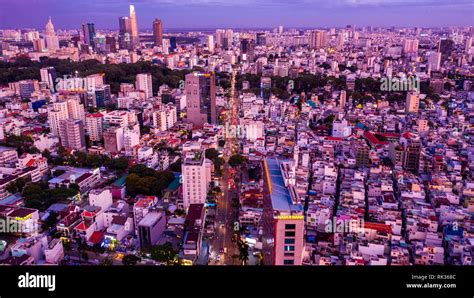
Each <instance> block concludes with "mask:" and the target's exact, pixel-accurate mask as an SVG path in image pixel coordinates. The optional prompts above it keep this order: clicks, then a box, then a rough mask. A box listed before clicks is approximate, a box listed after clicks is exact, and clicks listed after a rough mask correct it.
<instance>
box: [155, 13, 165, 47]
mask: <svg viewBox="0 0 474 298" xmlns="http://www.w3.org/2000/svg"><path fill="white" fill-rule="evenodd" d="M153 40H154V41H155V46H163V23H162V22H161V20H159V19H155V20H154V21H153Z"/></svg>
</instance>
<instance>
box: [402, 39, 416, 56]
mask: <svg viewBox="0 0 474 298" xmlns="http://www.w3.org/2000/svg"><path fill="white" fill-rule="evenodd" d="M418 45H419V41H418V39H406V40H405V42H404V43H403V52H404V53H406V54H408V53H417V52H418Z"/></svg>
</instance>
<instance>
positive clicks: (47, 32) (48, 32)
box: [44, 17, 56, 36]
mask: <svg viewBox="0 0 474 298" xmlns="http://www.w3.org/2000/svg"><path fill="white" fill-rule="evenodd" d="M44 35H46V36H51V35H56V33H55V32H54V25H53V22H52V21H51V17H49V20H48V23H46V26H45V27H44Z"/></svg>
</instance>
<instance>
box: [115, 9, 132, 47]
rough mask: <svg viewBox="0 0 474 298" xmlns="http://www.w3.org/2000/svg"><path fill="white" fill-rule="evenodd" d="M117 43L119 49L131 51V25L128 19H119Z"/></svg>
mask: <svg viewBox="0 0 474 298" xmlns="http://www.w3.org/2000/svg"><path fill="white" fill-rule="evenodd" d="M118 42H119V48H120V49H126V50H131V49H133V43H132V24H131V21H130V18H129V17H120V18H119V35H118Z"/></svg>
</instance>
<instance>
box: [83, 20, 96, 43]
mask: <svg viewBox="0 0 474 298" xmlns="http://www.w3.org/2000/svg"><path fill="white" fill-rule="evenodd" d="M82 33H83V34H84V43H85V44H86V45H89V46H91V47H92V48H93V49H95V44H94V38H95V28H94V24H92V23H87V24H82Z"/></svg>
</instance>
